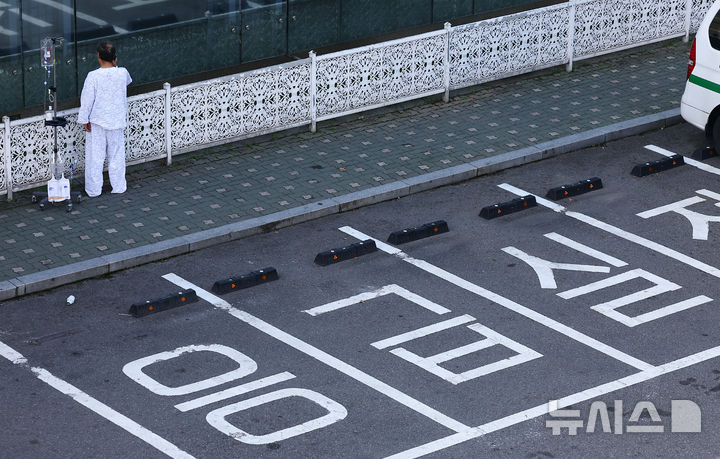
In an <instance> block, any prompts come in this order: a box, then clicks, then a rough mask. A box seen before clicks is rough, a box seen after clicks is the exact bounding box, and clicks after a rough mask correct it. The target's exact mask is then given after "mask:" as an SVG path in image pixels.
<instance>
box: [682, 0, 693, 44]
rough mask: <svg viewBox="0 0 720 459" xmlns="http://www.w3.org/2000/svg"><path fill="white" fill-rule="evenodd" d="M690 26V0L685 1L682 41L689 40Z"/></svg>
mask: <svg viewBox="0 0 720 459" xmlns="http://www.w3.org/2000/svg"><path fill="white" fill-rule="evenodd" d="M690 27H692V0H686V1H685V37H684V38H683V41H684V42H686V43H687V42H688V41H689V40H690Z"/></svg>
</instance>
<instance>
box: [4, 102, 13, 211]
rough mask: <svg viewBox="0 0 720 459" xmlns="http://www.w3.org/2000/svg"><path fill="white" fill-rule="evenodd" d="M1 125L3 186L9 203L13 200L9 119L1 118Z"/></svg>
mask: <svg viewBox="0 0 720 459" xmlns="http://www.w3.org/2000/svg"><path fill="white" fill-rule="evenodd" d="M3 124H4V125H5V133H4V135H3V136H4V137H5V138H4V141H3V146H4V147H5V148H4V149H3V150H4V154H3V156H4V157H5V186H6V189H7V200H8V201H11V200H12V198H13V190H12V158H11V156H10V155H11V150H10V117H9V116H3Z"/></svg>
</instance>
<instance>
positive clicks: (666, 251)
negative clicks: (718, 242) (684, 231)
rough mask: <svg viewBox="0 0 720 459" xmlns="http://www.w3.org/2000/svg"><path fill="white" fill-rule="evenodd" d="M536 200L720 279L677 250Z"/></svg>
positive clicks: (714, 271)
mask: <svg viewBox="0 0 720 459" xmlns="http://www.w3.org/2000/svg"><path fill="white" fill-rule="evenodd" d="M498 186H499V187H500V188H502V189H504V190H506V191H509V192H511V193H513V194H516V195H518V196H527V195H529V194H532V193H528V192H527V191H525V190H522V189H520V188H517V187H514V186H512V185H508V184H507V183H502V184H500V185H498ZM536 199H537V203H538V204H540V205H542V206H545V207H548V208H549V209H552V210H554V211H555V212H560V213H563V214H565V215H567V216H568V217H570V218H574V219H575V220H578V221H581V222H583V223H587V224H588V225H590V226H593V227H595V228H598V229H600V230H603V231H605V232H607V233H610V234H613V235H615V236H617V237H619V238H622V239H625V240H626V241H629V242H632V243H634V244H637V245H640V246H643V247H645V248H648V249H650V250H653V251H655V252H658V253H661V254H663V255H665V256H667V257H670V258H672V259H674V260H677V261H679V262H680V263H684V264H686V265H688V266H691V267H693V268H695V269H697V270H699V271H702V272H704V273H707V274H710V275H711V276H715V277H718V278H720V269H718V268H715V267H714V266H710V265H708V264H707V263H703V262H702V261H699V260H696V259H694V258H692V257H689V256H687V255H685V254H683V253H680V252H678V251H677V250H673V249H671V248H669V247H665V246H664V245H661V244H658V243H657V242H653V241H651V240H649V239H645V238H644V237H641V236H638V235H636V234H633V233H631V232H629V231H625V230H623V229H620V228H618V227H616V226H612V225H610V224H608V223H605V222H602V221H600V220H598V219H596V218H593V217H590V216H587V215H585V214H581V213H579V212H571V211H568V210H567V209H565V207H563V206H560V205H558V204H555V203H554V202H550V201H548V200H546V199H542V198H540V197H539V196H536Z"/></svg>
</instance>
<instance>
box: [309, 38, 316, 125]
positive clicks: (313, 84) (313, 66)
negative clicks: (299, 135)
mask: <svg viewBox="0 0 720 459" xmlns="http://www.w3.org/2000/svg"><path fill="white" fill-rule="evenodd" d="M316 98H317V54H315V51H310V132H312V133H315V132H316V131H317V100H316Z"/></svg>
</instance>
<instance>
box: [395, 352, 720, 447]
mask: <svg viewBox="0 0 720 459" xmlns="http://www.w3.org/2000/svg"><path fill="white" fill-rule="evenodd" d="M717 357H720V346H717V347H713V348H711V349H707V350H705V351H701V352H698V353H696V354H692V355H689V356H687V357H683V358H680V359H677V360H673V361H672V362H668V363H665V364H663V365H659V366H657V367H651V368H648V369H647V370H643V371H641V372H639V373H635V374H633V375H630V376H626V377H624V378H620V379H617V380H615V381H611V382H608V383H605V384H601V385H599V386H595V387H593V388H590V389H587V390H584V391H581V392H577V393H575V394H572V395H568V396H566V397H563V398H560V399H558V400H557V401H552V402H551V403H543V404H542V405H538V406H535V407H533V408H529V409H527V410H523V411H520V412H518V413H515V414H511V415H509V416H506V417H504V418H500V419H497V420H495V421H491V422H488V423H486V424H483V425H480V426H477V427H473V428H471V429H468V430H466V431H464V432H458V433H456V434H453V435H449V436H447V437H444V438H440V439H438V440H435V441H432V442H429V443H426V444H424V445H420V446H417V447H415V448H412V449H409V450H406V451H403V452H401V453H398V454H394V455H392V456H389V457H388V458H387V459H409V458H416V457H421V456H425V455H427V454H431V453H436V452H438V451H442V450H444V449H447V448H450V447H452V446H456V445H459V444H461V443H464V442H466V441H468V440H472V439H474V438H478V437H482V436H484V435H487V434H490V433H493V432H496V431H498V430H502V429H505V428H507V427H511V426H514V425H516V424H520V423H522V422H525V421H529V420H530V419H535V418H538V417H540V416H544V415H546V414H549V413H550V412H551V411H555V410H558V409H560V408H565V407H568V406H572V405H576V404H578V403H583V402H586V401H588V400H591V399H594V398H598V397H601V396H603V395H607V394H609V393H612V392H615V391H618V390H621V389H625V388H627V387H630V386H633V385H636V384H639V383H643V382H646V381H649V380H651V379H654V378H657V377H659V376H663V375H666V374H669V373H672V372H675V371H678V370H682V369H683V368H687V367H690V366H693V365H696V364H698V363H702V362H705V361H707V360H710V359H714V358H717Z"/></svg>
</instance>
